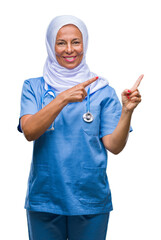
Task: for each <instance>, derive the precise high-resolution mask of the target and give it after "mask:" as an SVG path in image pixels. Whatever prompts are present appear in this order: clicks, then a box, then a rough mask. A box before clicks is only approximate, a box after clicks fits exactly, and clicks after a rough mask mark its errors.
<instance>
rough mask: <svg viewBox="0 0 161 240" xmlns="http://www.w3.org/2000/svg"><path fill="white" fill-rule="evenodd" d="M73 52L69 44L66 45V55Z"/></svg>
mask: <svg viewBox="0 0 161 240" xmlns="http://www.w3.org/2000/svg"><path fill="white" fill-rule="evenodd" d="M72 52H73V47H72V44H71V43H68V44H67V46H66V53H67V54H71V53H72Z"/></svg>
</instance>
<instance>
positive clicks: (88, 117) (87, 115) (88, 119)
mask: <svg viewBox="0 0 161 240" xmlns="http://www.w3.org/2000/svg"><path fill="white" fill-rule="evenodd" d="M48 93H52V95H53V97H54V98H55V97H56V93H55V91H54V90H53V89H51V87H50V86H49V85H48V90H46V91H45V93H44V94H43V96H42V108H43V107H44V104H43V102H44V98H45V96H46V95H47V94H48ZM82 117H83V120H84V121H85V122H88V123H90V122H93V120H94V117H93V115H92V113H91V112H90V88H88V91H87V103H86V113H84V114H83V116H82ZM53 124H54V122H53ZM53 124H52V130H54V127H53Z"/></svg>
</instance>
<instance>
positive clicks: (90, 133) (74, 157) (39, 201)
mask: <svg viewBox="0 0 161 240" xmlns="http://www.w3.org/2000/svg"><path fill="white" fill-rule="evenodd" d="M44 86H45V82H44V79H43V77H40V78H32V79H29V80H26V81H25V82H24V85H23V89H22V96H21V112H20V118H21V117H22V116H23V115H26V114H35V113H36V112H38V111H39V110H40V109H41V108H42V97H43V96H44V93H45V88H44ZM52 99H53V96H52V95H50V94H48V95H47V100H45V99H43V106H45V105H46V104H47V103H49V102H50V101H51V100H52ZM86 103H87V98H85V99H84V100H83V102H74V103H69V104H68V105H66V106H65V107H64V108H63V109H62V111H61V112H60V113H59V115H58V116H57V117H56V119H55V121H54V130H49V129H50V128H49V129H48V130H47V131H46V132H45V133H44V134H43V135H42V136H40V137H39V138H38V139H37V140H35V141H34V142H33V156H32V162H31V168H30V174H29V179H28V189H27V194H26V200H25V208H26V209H27V210H30V211H39V212H50V213H55V214H61V215H86V214H101V213H107V212H109V211H111V210H112V209H113V206H112V200H111V191H110V187H109V182H108V178H107V174H106V167H107V151H106V149H105V147H104V145H103V143H102V141H101V138H102V137H103V136H105V135H107V134H111V133H112V132H113V131H114V129H115V128H116V126H117V124H118V121H119V119H120V115H121V110H122V107H121V104H120V102H119V99H118V97H117V95H116V92H115V90H114V89H113V88H112V87H110V86H109V85H107V86H106V87H104V88H102V89H100V90H98V91H96V92H95V93H92V94H91V95H90V112H91V113H92V114H93V116H94V120H93V122H91V123H87V122H84V120H83V118H82V116H83V114H84V113H85V112H86ZM18 130H19V131H20V132H22V130H21V126H20V123H19V126H18Z"/></svg>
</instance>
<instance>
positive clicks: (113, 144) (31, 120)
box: [21, 24, 144, 154]
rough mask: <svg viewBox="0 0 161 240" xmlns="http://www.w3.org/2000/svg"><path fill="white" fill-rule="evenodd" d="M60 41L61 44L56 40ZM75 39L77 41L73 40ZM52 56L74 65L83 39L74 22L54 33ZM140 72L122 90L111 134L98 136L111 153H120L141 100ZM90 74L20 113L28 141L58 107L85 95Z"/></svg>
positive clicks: (46, 125)
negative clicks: (32, 109)
mask: <svg viewBox="0 0 161 240" xmlns="http://www.w3.org/2000/svg"><path fill="white" fill-rule="evenodd" d="M60 39H61V41H62V42H63V44H58V43H59V42H60ZM76 39H77V40H78V39H79V43H75V40H76ZM55 52H56V58H57V61H58V62H59V64H60V65H61V66H63V67H66V68H68V69H73V68H75V67H77V66H78V65H79V64H80V62H81V60H82V58H83V40H82V36H81V33H80V31H79V30H78V28H76V27H75V26H74V25H71V24H70V25H66V26H64V27H62V28H61V29H60V30H59V31H58V34H57V38H56V43H55ZM64 56H67V57H69V56H76V58H75V59H74V60H73V61H72V62H68V61H66V60H65V59H64ZM143 76H144V75H141V76H140V77H139V78H138V80H137V81H136V82H135V84H134V86H133V87H132V88H131V89H130V90H129V89H125V90H124V91H123V92H122V114H121V117H120V120H119V123H118V125H117V127H116V129H115V130H114V131H113V133H112V134H109V135H106V136H104V137H103V138H102V142H103V144H104V146H105V148H106V149H107V150H109V151H110V152H112V153H114V154H118V153H120V152H121V151H122V150H123V148H124V147H125V145H126V142H127V139H128V134H129V128H130V122H131V117H132V114H133V111H134V109H135V108H136V107H137V106H138V104H139V103H140V102H141V95H140V93H139V90H138V86H139V84H140V82H141V80H142V78H143ZM97 79H98V77H94V78H92V79H89V80H87V81H85V82H84V83H81V84H78V85H76V86H74V87H72V88H70V89H68V90H66V91H63V92H61V93H60V94H59V95H58V96H57V97H56V98H55V99H54V100H52V101H51V102H50V103H49V104H48V105H47V106H45V107H44V108H42V109H41V110H40V111H38V112H37V113H36V114H34V115H29V114H28V115H24V116H23V117H22V118H21V128H22V131H23V133H24V135H25V137H26V139H27V140H28V141H33V140H36V139H38V138H39V137H40V136H41V135H42V134H43V133H44V132H45V131H46V130H47V129H48V128H49V126H50V125H51V124H52V122H53V121H54V120H55V118H56V117H57V116H58V114H59V113H60V112H61V110H62V109H63V108H64V107H65V106H66V105H67V104H68V103H71V102H82V101H83V100H84V99H85V97H86V96H87V92H86V90H85V87H87V86H88V85H90V84H91V83H93V82H94V81H96V80H97Z"/></svg>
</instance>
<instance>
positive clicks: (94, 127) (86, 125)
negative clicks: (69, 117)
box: [81, 107, 100, 136]
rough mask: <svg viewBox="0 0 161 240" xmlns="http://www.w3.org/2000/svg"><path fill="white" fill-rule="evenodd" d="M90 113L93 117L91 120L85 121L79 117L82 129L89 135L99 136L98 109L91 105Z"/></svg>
mask: <svg viewBox="0 0 161 240" xmlns="http://www.w3.org/2000/svg"><path fill="white" fill-rule="evenodd" d="M91 113H92V115H93V117H94V119H93V121H92V122H85V121H84V120H83V118H82V119H81V125H82V129H83V131H84V132H85V133H86V134H87V135H90V136H99V129H100V110H99V108H97V107H91Z"/></svg>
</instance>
